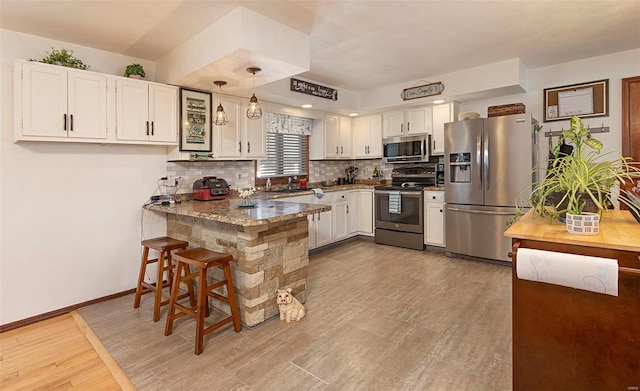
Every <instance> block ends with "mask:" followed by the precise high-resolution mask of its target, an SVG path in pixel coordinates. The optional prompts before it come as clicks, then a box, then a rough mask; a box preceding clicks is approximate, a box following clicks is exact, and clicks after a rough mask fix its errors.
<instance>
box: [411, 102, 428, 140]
mask: <svg viewBox="0 0 640 391" xmlns="http://www.w3.org/2000/svg"><path fill="white" fill-rule="evenodd" d="M405 121H406V122H407V132H406V134H407V135H412V134H425V133H431V107H417V108H413V109H409V110H407V111H406V114H405Z"/></svg>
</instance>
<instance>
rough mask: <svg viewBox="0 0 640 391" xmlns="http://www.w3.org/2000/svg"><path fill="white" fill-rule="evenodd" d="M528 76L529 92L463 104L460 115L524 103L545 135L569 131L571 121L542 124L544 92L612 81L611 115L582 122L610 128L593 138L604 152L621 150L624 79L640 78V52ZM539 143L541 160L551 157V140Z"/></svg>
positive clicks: (538, 70) (536, 71)
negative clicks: (596, 81) (605, 80)
mask: <svg viewBox="0 0 640 391" xmlns="http://www.w3.org/2000/svg"><path fill="white" fill-rule="evenodd" d="M527 75H528V76H527V79H528V80H527V84H528V91H527V92H526V93H522V94H516V95H510V96H504V97H500V98H493V99H486V100H478V101H474V102H463V103H461V105H460V112H465V111H475V112H478V113H480V115H481V116H482V117H486V116H487V108H488V107H489V106H494V105H502V104H509V103H519V102H522V103H524V104H525V105H526V107H527V112H529V113H532V115H533V117H534V118H536V119H538V121H540V125H542V126H543V129H542V130H541V132H542V133H544V132H548V131H558V130H562V129H563V128H564V129H567V128H569V121H568V120H565V121H553V122H542V120H543V119H544V116H543V107H542V106H543V93H544V89H545V88H553V87H560V86H564V85H570V84H578V83H585V82H589V81H594V80H602V79H609V116H608V117H597V118H585V119H584V120H583V122H584V124H585V126H591V127H594V128H595V127H601V126H608V127H609V130H610V132H609V133H604V134H594V135H593V137H594V138H597V139H598V140H600V141H602V142H603V143H604V147H603V150H602V153H606V152H609V151H617V152H621V151H622V116H621V115H622V79H623V78H625V77H632V76H640V49H635V50H629V51H625V52H620V53H614V54H610V55H606V56H599V57H592V58H588V59H585V60H580V61H573V62H568V63H563V64H557V65H552V66H548V67H544V68H536V69H531V70H529V71H528V72H527ZM540 140H541V142H540V158H541V159H545V157H546V156H547V155H548V141H549V139H548V138H545V137H541V138H540ZM554 141H557V138H554Z"/></svg>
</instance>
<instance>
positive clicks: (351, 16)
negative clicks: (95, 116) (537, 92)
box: [0, 0, 640, 92]
mask: <svg viewBox="0 0 640 391" xmlns="http://www.w3.org/2000/svg"><path fill="white" fill-rule="evenodd" d="M238 6H244V7H246V8H248V9H251V10H253V11H255V12H257V13H259V14H262V15H264V16H266V17H268V18H270V19H273V20H275V21H277V22H280V23H282V24H285V25H287V26H289V27H292V28H294V29H296V30H298V31H300V32H302V33H305V34H307V35H309V36H310V61H311V64H310V70H309V71H307V72H304V73H302V74H300V75H299V76H301V77H306V78H309V79H313V80H315V81H317V82H320V83H324V84H328V85H330V86H333V87H338V88H344V89H347V90H351V91H354V92H362V91H366V90H367V89H371V88H374V87H379V86H381V85H388V84H393V83H400V82H405V81H412V80H418V79H425V78H428V77H429V76H435V75H440V74H443V73H448V72H453V71H458V70H461V69H467V68H472V67H476V66H480V65H486V64H491V63H495V62H499V61H503V60H508V59H513V58H520V59H521V60H522V62H523V64H524V66H525V67H527V68H529V69H532V68H537V67H542V66H547V65H552V64H557V63H562V62H567V61H572V60H578V59H582V58H587V57H594V56H599V55H604V54H608V53H615V52H620V51H625V50H629V49H635V48H640V1H638V0H632V1H619V0H600V1H584V0H581V1H562V0H560V1H531V0H511V1H508V0H503V1H484V0H477V1H455V0H454V1H429V0H422V1H377V0H376V1H374V0H368V1H363V0H338V1H298V0H292V1H270V0H261V1H259V0H254V1H192V0H181V1H149V0H137V1H132V0H129V1H118V0H104V1H93V0H76V1H56V0H47V1H25V0H1V1H0V26H1V27H2V28H4V29H9V30H14V31H19V32H24V33H28V34H32V35H38V36H43V37H48V38H52V39H56V40H60V41H65V42H70V43H74V44H78V45H83V46H89V47H93V48H97V49H102V50H106V51H109V52H114V53H119V54H124V55H128V56H132V57H137V58H141V59H146V60H151V61H156V60H158V59H160V58H161V57H163V56H164V55H165V54H167V53H168V52H170V51H171V50H172V49H174V48H176V47H177V46H179V45H180V44H181V43H183V42H185V41H187V40H188V39H189V38H191V37H193V36H194V35H196V34H197V33H199V32H200V31H202V30H203V29H205V28H207V27H208V26H210V25H212V24H213V23H215V22H216V21H218V20H220V19H221V18H222V17H224V16H225V15H227V14H229V13H230V12H231V11H233V10H234V9H236V8H237V7H238ZM256 65H258V64H256ZM639 66H640V59H639ZM216 76H224V75H212V78H215V77H216Z"/></svg>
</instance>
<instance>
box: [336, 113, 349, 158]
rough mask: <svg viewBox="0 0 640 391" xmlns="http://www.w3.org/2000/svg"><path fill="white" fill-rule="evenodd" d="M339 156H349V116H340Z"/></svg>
mask: <svg viewBox="0 0 640 391" xmlns="http://www.w3.org/2000/svg"><path fill="white" fill-rule="evenodd" d="M339 146H340V157H341V158H343V159H350V158H351V118H349V117H340V145H339Z"/></svg>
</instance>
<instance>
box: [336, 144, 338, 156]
mask: <svg viewBox="0 0 640 391" xmlns="http://www.w3.org/2000/svg"><path fill="white" fill-rule="evenodd" d="M337 154H338V146H337V145H336V155H337Z"/></svg>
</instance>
